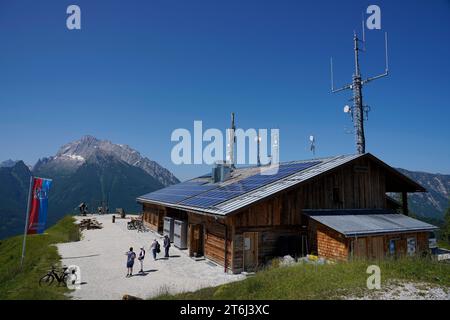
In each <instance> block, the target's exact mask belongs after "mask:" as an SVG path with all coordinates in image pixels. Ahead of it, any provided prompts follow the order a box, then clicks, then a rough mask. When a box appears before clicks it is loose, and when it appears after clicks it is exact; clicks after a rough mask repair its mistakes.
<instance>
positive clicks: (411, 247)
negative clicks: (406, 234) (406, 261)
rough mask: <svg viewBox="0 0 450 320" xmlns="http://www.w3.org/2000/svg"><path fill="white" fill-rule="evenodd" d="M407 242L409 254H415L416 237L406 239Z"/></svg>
mask: <svg viewBox="0 0 450 320" xmlns="http://www.w3.org/2000/svg"><path fill="white" fill-rule="evenodd" d="M406 243H407V248H408V255H409V256H412V255H414V254H415V253H416V238H408V239H407V240H406Z"/></svg>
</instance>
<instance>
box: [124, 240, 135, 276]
mask: <svg viewBox="0 0 450 320" xmlns="http://www.w3.org/2000/svg"><path fill="white" fill-rule="evenodd" d="M125 254H126V256H127V270H128V273H127V277H131V276H132V275H133V265H134V259H136V253H134V252H133V247H131V248H130V251H128V252H127V253H125Z"/></svg>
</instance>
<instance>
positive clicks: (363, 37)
mask: <svg viewBox="0 0 450 320" xmlns="http://www.w3.org/2000/svg"><path fill="white" fill-rule="evenodd" d="M361 26H362V43H363V49H362V50H363V51H366V28H365V26H364V19H363V20H362V21H361Z"/></svg>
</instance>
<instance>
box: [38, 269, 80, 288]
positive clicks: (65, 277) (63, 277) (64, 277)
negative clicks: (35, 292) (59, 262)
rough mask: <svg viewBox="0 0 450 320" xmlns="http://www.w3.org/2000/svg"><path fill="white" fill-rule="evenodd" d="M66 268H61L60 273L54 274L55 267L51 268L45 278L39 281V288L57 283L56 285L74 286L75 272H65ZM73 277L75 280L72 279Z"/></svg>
mask: <svg viewBox="0 0 450 320" xmlns="http://www.w3.org/2000/svg"><path fill="white" fill-rule="evenodd" d="M67 269H68V267H63V268H62V269H61V270H60V272H59V273H58V272H56V267H55V266H52V269H51V270H50V271H48V272H47V274H46V275H45V276H43V277H42V278H40V279H39V286H40V287H43V286H51V285H52V284H53V282H54V281H55V279H56V281H58V285H60V284H61V283H64V284H66V285H67V284H69V283H71V284H75V283H76V281H77V275H76V273H75V272H76V270H72V271H71V272H68V271H67ZM74 277H75V279H74Z"/></svg>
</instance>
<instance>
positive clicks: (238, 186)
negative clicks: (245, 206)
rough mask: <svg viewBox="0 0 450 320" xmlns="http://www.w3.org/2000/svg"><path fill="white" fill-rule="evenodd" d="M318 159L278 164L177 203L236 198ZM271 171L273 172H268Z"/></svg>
mask: <svg viewBox="0 0 450 320" xmlns="http://www.w3.org/2000/svg"><path fill="white" fill-rule="evenodd" d="M319 163H320V161H313V162H303V163H293V164H286V165H280V166H279V167H278V170H277V169H269V170H266V171H264V174H262V173H259V174H256V175H253V176H250V177H247V178H245V179H242V180H240V181H237V182H234V183H232V184H229V185H226V186H222V187H218V188H215V189H213V190H210V191H206V192H203V193H201V194H198V195H196V196H193V197H190V198H187V199H185V200H182V201H180V202H179V203H180V204H182V205H187V206H195V207H201V208H207V207H211V206H214V205H217V204H219V203H222V202H224V201H227V200H230V199H233V198H236V197H238V196H240V195H242V194H245V193H247V192H250V191H253V190H255V189H258V188H260V187H263V186H265V185H268V184H270V183H272V182H275V181H277V180H280V179H282V178H285V177H288V176H290V175H291V174H294V173H297V172H300V171H302V170H305V169H307V168H309V167H312V166H314V165H316V164H319ZM269 173H273V174H269Z"/></svg>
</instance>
